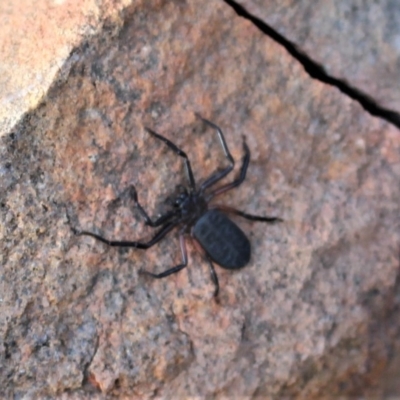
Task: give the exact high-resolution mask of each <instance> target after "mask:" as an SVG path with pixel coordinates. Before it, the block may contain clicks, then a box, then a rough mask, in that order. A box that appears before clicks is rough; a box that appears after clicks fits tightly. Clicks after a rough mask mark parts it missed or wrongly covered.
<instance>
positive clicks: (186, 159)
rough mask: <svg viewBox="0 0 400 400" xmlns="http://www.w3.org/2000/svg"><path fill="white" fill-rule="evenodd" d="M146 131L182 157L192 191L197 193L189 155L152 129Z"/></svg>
mask: <svg viewBox="0 0 400 400" xmlns="http://www.w3.org/2000/svg"><path fill="white" fill-rule="evenodd" d="M145 129H146V131H147V132H149V133H150V134H151V135H153V136H154V137H156V138H157V139H159V140H161V141H162V142H164V143H165V144H166V145H167V146H168V147H169V148H170V149H171V150H173V152H174V153H175V154H177V155H178V156H180V157H182V158H183V159H184V162H185V167H186V174H187V176H188V179H189V187H190V191H191V192H195V191H196V181H195V180H194V175H193V171H192V166H191V165H190V161H189V157H188V156H187V154H186V153H185V152H184V151H183V150H181V149H180V148H179V147H178V146H176V145H175V144H174V143H172V142H171V141H170V140H168V139H167V138H165V137H164V136H162V135H160V134H159V133H157V132H154V131H153V130H151V129H150V128H145Z"/></svg>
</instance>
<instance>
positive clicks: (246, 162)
mask: <svg viewBox="0 0 400 400" xmlns="http://www.w3.org/2000/svg"><path fill="white" fill-rule="evenodd" d="M243 150H244V155H243V158H242V167H241V169H240V175H239V177H238V178H236V179H235V180H234V181H233V182H231V183H227V184H226V185H223V186H221V187H219V188H218V189H215V190H214V191H212V192H211V193H210V194H209V195H208V196H207V201H209V200H211V199H212V198H213V197H215V196H218V195H220V194H222V193H225V192H227V191H228V190H231V189H233V188H235V187H237V186H239V185H240V184H241V183H243V181H244V180H245V179H246V172H247V167H248V166H249V162H250V149H249V147H248V146H247V143H246V138H245V137H244V136H243Z"/></svg>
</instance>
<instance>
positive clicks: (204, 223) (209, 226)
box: [192, 210, 251, 269]
mask: <svg viewBox="0 0 400 400" xmlns="http://www.w3.org/2000/svg"><path fill="white" fill-rule="evenodd" d="M192 234H193V236H194V237H195V238H196V239H197V241H198V242H199V243H200V245H201V246H202V247H203V249H204V250H205V251H206V253H207V254H208V255H209V256H210V257H211V259H212V260H213V261H215V262H216V263H217V264H219V265H220V266H221V267H223V268H227V269H237V268H242V267H244V266H245V265H246V264H247V263H248V262H249V260H250V253H251V246H250V241H249V239H248V238H247V236H246V235H245V234H244V233H243V231H242V230H241V229H240V228H239V227H238V226H237V225H236V224H235V223H234V222H232V221H231V220H230V219H229V218H228V217H227V216H226V215H225V214H223V213H221V212H219V211H217V210H209V211H207V212H206V213H204V214H203V215H202V216H201V217H200V218H199V219H198V220H197V221H196V223H195V225H194V227H193V230H192Z"/></svg>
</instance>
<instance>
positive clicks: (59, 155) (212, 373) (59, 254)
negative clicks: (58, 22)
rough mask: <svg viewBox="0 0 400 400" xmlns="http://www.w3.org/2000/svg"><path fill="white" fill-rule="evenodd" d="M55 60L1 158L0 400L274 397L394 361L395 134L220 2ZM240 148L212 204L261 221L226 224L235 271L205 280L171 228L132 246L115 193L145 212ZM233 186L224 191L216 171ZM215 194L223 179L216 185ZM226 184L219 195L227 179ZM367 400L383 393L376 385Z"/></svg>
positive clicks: (169, 11) (344, 387)
mask: <svg viewBox="0 0 400 400" xmlns="http://www.w3.org/2000/svg"><path fill="white" fill-rule="evenodd" d="M121 19H122V20H123V21H124V23H123V26H122V27H121V28H120V29H119V27H118V25H117V26H116V27H115V26H114V25H113V26H109V27H108V29H104V30H101V31H100V32H99V33H98V34H97V35H95V36H93V37H91V38H90V40H87V41H86V42H85V43H83V44H82V45H81V46H80V47H79V48H76V49H75V52H74V55H73V56H72V57H73V59H71V58H70V59H68V60H66V63H70V64H71V66H70V69H69V73H68V75H67V76H66V78H65V79H57V78H56V79H55V81H54V82H55V83H54V84H53V86H52V87H51V88H50V90H49V91H48V92H47V95H46V97H45V98H44V99H43V101H42V103H41V104H40V106H38V107H37V108H35V109H34V110H33V111H31V112H30V113H29V114H27V115H26V117H25V118H24V119H23V120H22V121H21V122H20V123H19V124H18V125H17V126H16V127H15V128H14V129H13V130H12V131H11V132H9V134H8V135H6V136H4V137H3V139H2V141H1V147H0V152H1V154H0V173H1V175H0V176H1V181H0V184H1V191H0V218H1V221H2V223H1V227H0V238H1V241H0V264H1V271H0V319H1V320H0V338H1V339H0V383H1V384H0V396H1V397H2V398H23V397H24V398H46V396H47V397H49V398H65V399H68V398H71V399H73V398H74V399H75V398H79V399H80V398H82V399H84V398H87V399H89V398H90V399H92V398H98V399H101V398H121V399H122V398H130V399H132V398H137V399H145V398H151V397H155V398H170V399H176V398H188V397H193V398H195V397H198V398H221V399H222V398H235V397H236V398H257V397H259V398H277V399H278V398H283V397H285V396H286V397H295V396H296V397H297V398H307V399H312V398H315V399H317V398H318V399H319V398H321V397H325V398H334V397H337V396H338V395H355V394H361V393H363V391H364V388H365V386H366V385H372V386H373V385H376V384H377V383H378V382H379V381H380V380H381V377H382V374H383V372H384V371H385V368H386V367H387V365H388V363H389V361H390V357H391V356H392V351H391V349H393V348H396V346H398V344H399V342H398V337H399V328H400V319H399V317H398V311H399V310H398V308H399V262H400V261H399V258H400V222H399V211H400V203H399V198H400V135H399V131H398V130H397V129H396V128H395V127H393V126H392V125H390V124H387V123H385V122H383V121H382V120H379V119H377V118H373V117H371V116H370V115H368V114H367V113H366V112H365V111H364V110H363V109H362V108H361V107H360V105H359V104H358V103H356V102H354V101H352V100H350V99H349V98H347V97H346V96H344V95H343V94H341V93H340V92H339V91H338V90H336V89H335V88H333V87H330V86H326V85H324V84H322V83H320V82H318V81H315V80H313V79H311V78H310V77H309V76H308V75H307V74H306V73H305V72H304V69H303V68H302V66H301V65H299V63H298V62H297V61H296V60H294V59H293V58H292V57H291V56H290V55H289V54H288V53H287V52H286V51H285V50H284V49H283V48H282V47H281V46H280V45H278V44H277V43H275V42H274V41H272V40H271V39H270V38H268V37H267V36H265V35H264V34H263V33H262V32H260V31H259V30H258V29H257V28H255V27H254V25H253V24H252V23H251V22H249V21H246V20H244V19H242V18H238V17H237V15H236V14H235V12H234V11H233V10H232V9H231V8H230V7H229V6H227V5H226V4H225V3H224V2H221V1H217V0H211V1H209V2H208V3H207V7H204V5H202V3H201V2H196V1H194V0H190V1H189V0H188V1H183V0H179V1H178V0H176V1H161V0H150V1H149V0H148V1H145V2H144V1H143V2H135V4H133V5H131V6H129V7H127V8H125V9H124V11H123V12H122V13H121ZM194 111H197V112H199V113H201V114H202V115H204V116H205V117H207V118H209V119H210V120H212V121H214V122H215V123H217V124H218V125H220V126H221V128H223V130H224V132H225V134H226V139H227V141H228V144H229V146H230V149H231V151H232V154H233V156H234V158H235V159H236V160H237V161H238V162H237V164H238V165H237V168H236V170H235V173H237V170H238V166H239V164H240V159H241V156H242V135H245V136H246V138H247V139H246V140H247V143H248V145H249V148H250V150H251V152H252V158H251V164H250V167H249V170H248V176H247V179H246V181H245V183H243V185H242V186H241V187H240V188H238V189H235V190H234V191H231V192H228V193H226V194H224V195H223V196H221V198H220V199H219V202H220V203H223V204H228V205H232V206H235V207H237V208H239V209H242V210H246V211H248V212H250V213H257V214H264V215H278V216H281V217H282V218H283V219H284V220H285V222H284V223H281V224H276V225H265V224H262V223H250V222H246V221H243V220H240V219H237V218H234V220H235V221H236V222H237V223H238V224H240V226H241V227H242V229H243V230H244V231H245V232H246V233H247V235H248V236H249V238H250V240H251V243H252V260H251V263H250V264H249V265H248V266H247V267H246V268H244V269H242V270H239V271H235V272H232V271H228V270H223V269H221V268H218V267H216V268H217V272H218V275H219V279H220V285H221V293H220V298H219V302H216V301H215V300H214V299H213V297H212V294H213V285H212V282H211V280H210V277H209V272H208V267H207V264H206V263H205V262H204V260H203V259H202V257H201V256H200V255H199V254H198V253H197V252H196V251H195V248H194V246H192V245H190V246H189V247H188V250H189V259H190V262H189V266H188V268H187V269H186V270H184V271H181V272H180V273H178V274H176V275H173V276H171V277H169V278H166V279H163V280H157V281H155V280H151V279H148V278H145V277H144V276H142V275H140V274H139V273H138V271H139V270H140V269H147V270H149V271H158V272H161V271H163V270H165V269H167V268H168V267H170V266H172V265H175V264H177V263H179V262H180V251H179V243H178V239H177V233H176V232H175V233H174V234H171V235H169V236H168V237H167V238H166V239H165V240H164V241H162V242H161V243H160V244H159V245H157V246H155V247H154V248H152V249H149V250H148V251H140V250H134V249H132V250H126V249H125V250H124V249H117V248H109V247H107V246H106V245H104V244H102V243H99V242H98V241H95V240H93V239H92V238H89V237H79V236H75V235H74V233H73V231H72V228H75V229H87V230H92V231H95V232H98V233H101V234H103V235H105V236H106V237H108V238H115V239H132V240H135V239H137V238H147V237H149V236H150V235H151V234H152V232H153V230H152V229H151V228H149V227H145V225H144V224H143V219H142V218H141V216H140V213H139V212H138V210H137V209H136V208H135V207H134V205H133V204H132V201H131V200H130V199H129V196H128V188H129V186H130V185H131V184H132V183H133V184H135V185H136V187H137V190H138V193H139V199H140V201H141V203H142V204H143V206H144V207H145V208H146V210H148V211H149V213H150V215H152V216H153V215H157V213H159V212H162V211H163V210H165V209H166V207H167V205H166V204H165V202H164V199H165V198H166V197H168V196H171V195H173V193H174V192H175V187H176V185H178V184H182V183H185V182H186V181H185V174H184V170H183V165H182V160H181V159H178V157H176V156H175V155H174V154H173V153H172V152H171V151H170V150H169V149H167V148H166V147H165V146H164V145H163V143H160V142H158V141H156V140H155V139H154V138H152V137H150V136H149V134H148V133H147V132H146V131H145V130H144V126H149V127H151V128H153V129H154V130H156V131H157V132H159V133H161V134H164V135H165V136H166V137H168V138H169V139H171V140H173V141H174V142H175V143H176V145H178V146H180V147H181V148H183V149H184V150H185V151H186V152H187V153H188V155H189V156H190V159H191V160H192V166H193V169H194V171H195V177H196V178H197V179H198V180H199V181H201V180H202V179H204V178H205V177H207V176H208V175H209V174H210V173H211V172H212V171H214V170H215V169H217V168H218V167H222V166H224V165H226V160H225V158H224V157H223V152H222V151H221V149H220V145H219V142H218V138H217V135H216V133H215V132H214V131H212V130H211V129H208V128H207V127H205V126H204V124H202V123H201V121H199V120H198V119H196V118H195V116H194V114H193V112H194ZM232 175H234V174H232ZM229 179H232V177H230V178H229ZM229 179H226V181H229ZM382 390H385V389H382Z"/></svg>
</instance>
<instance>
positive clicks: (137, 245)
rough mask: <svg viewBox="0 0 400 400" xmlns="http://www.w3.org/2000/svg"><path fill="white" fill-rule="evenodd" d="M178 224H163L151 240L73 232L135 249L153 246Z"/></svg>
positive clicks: (110, 244) (112, 244)
mask: <svg viewBox="0 0 400 400" xmlns="http://www.w3.org/2000/svg"><path fill="white" fill-rule="evenodd" d="M176 225H178V222H176V221H175V222H170V223H169V224H167V225H165V226H163V227H162V228H161V229H160V230H159V231H158V232H157V233H156V234H155V235H154V236H153V238H152V239H151V240H149V241H148V242H131V241H127V240H108V239H106V238H104V237H102V236H100V235H97V234H96V233H93V232H88V231H76V232H75V233H76V234H77V235H78V236H81V235H85V236H91V237H92V238H95V239H97V240H100V242H103V243H105V244H108V245H109V246H112V247H134V248H136V249H148V248H150V247H151V246H154V245H155V244H156V243H158V242H159V241H160V240H161V239H162V238H163V237H164V236H166V235H167V233H169V232H171V231H172V229H174V228H175V227H176Z"/></svg>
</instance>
